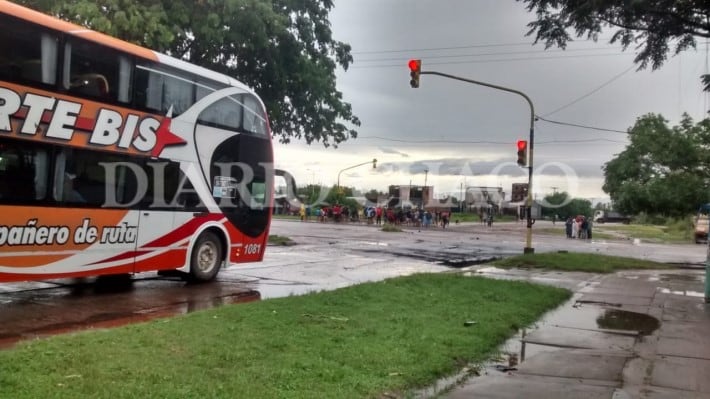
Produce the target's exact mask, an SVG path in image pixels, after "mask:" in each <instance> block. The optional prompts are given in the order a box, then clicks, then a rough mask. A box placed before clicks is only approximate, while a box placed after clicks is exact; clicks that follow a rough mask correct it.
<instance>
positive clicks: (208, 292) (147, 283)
mask: <svg viewBox="0 0 710 399" xmlns="http://www.w3.org/2000/svg"><path fill="white" fill-rule="evenodd" d="M135 285H139V287H138V288H136V287H134V286H135ZM38 297H41V298H40V299H39V300H38ZM45 297H47V298H51V301H50V300H44V299H43V298H45ZM260 299H261V293H260V292H259V291H256V290H253V289H250V288H249V287H247V286H244V285H237V284H228V283H222V284H218V283H215V284H195V285H186V284H185V283H184V282H181V281H171V280H168V279H142V280H141V279H136V280H131V281H126V280H123V279H121V280H119V281H118V282H117V281H116V280H111V281H110V282H108V281H100V282H99V283H98V284H89V283H84V282H80V283H78V284H76V285H74V286H66V287H61V288H57V289H55V290H51V291H41V292H40V293H36V292H31V291H27V292H23V293H19V294H17V297H16V298H15V299H14V300H13V301H11V302H9V303H7V304H6V305H5V306H12V308H7V309H3V308H0V314H2V315H3V318H2V319H0V327H1V328H0V349H5V348H9V347H12V346H14V345H15V344H17V343H18V342H20V341H23V340H28V339H37V338H43V337H48V336H52V335H58V334H66V333H71V332H75V331H82V330H87V329H93V328H113V327H119V326H123V325H127V324H134V323H140V322H145V321H150V320H154V319H159V318H168V317H174V316H178V315H183V314H187V313H191V312H195V311H198V310H204V309H210V308H214V307H218V306H222V305H228V304H237V303H244V302H252V301H258V300H260ZM3 310H6V311H5V312H3ZM107 310H108V311H107ZM27 314H29V315H32V317H25V316H23V315H27Z"/></svg>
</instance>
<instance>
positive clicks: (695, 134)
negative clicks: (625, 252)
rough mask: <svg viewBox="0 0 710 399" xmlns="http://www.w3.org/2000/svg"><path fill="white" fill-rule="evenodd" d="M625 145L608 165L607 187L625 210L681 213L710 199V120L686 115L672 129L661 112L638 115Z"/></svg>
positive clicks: (682, 214) (612, 196) (678, 214)
mask: <svg viewBox="0 0 710 399" xmlns="http://www.w3.org/2000/svg"><path fill="white" fill-rule="evenodd" d="M629 139H630V143H629V144H628V145H627V146H626V149H625V150H624V151H623V152H621V153H620V154H619V155H617V156H616V157H615V158H614V159H612V160H611V161H609V162H607V163H606V164H605V165H604V186H603V187H602V188H603V189H604V191H605V192H607V193H609V195H610V196H611V199H612V200H613V201H614V204H615V206H616V208H617V209H618V210H620V211H622V212H624V213H633V214H636V213H641V212H645V213H647V214H650V215H654V214H658V215H663V216H672V217H682V216H686V215H688V214H691V213H693V212H695V211H696V210H697V207H698V205H699V204H702V203H705V202H708V181H709V179H710V168H709V166H710V152H708V148H710V120H708V119H705V120H703V121H700V122H698V123H697V124H693V121H692V119H691V118H690V117H689V116H688V115H685V116H684V118H683V120H682V121H681V122H680V125H678V126H675V127H673V128H670V127H668V126H667V121H666V120H665V119H664V118H663V117H662V116H660V115H656V114H648V115H644V116H642V117H640V118H639V119H638V120H637V121H636V124H635V125H634V126H633V127H632V128H631V129H630V130H629Z"/></svg>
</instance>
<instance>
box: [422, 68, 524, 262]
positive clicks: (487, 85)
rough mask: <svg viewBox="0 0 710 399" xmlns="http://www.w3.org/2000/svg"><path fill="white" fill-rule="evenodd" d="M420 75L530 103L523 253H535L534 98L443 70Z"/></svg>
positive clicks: (520, 92)
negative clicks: (475, 86)
mask: <svg viewBox="0 0 710 399" xmlns="http://www.w3.org/2000/svg"><path fill="white" fill-rule="evenodd" d="M420 75H437V76H443V77H445V78H449V79H454V80H460V81H462V82H467V83H473V84H476V85H481V86H486V87H490V88H492V89H498V90H503V91H507V92H509V93H514V94H517V95H519V96H522V97H523V98H524V99H525V101H527V102H528V105H530V138H529V142H530V149H529V151H528V166H527V167H528V198H527V201H526V203H527V211H526V214H527V222H528V223H527V230H526V234H525V248H523V253H525V254H531V253H535V248H533V247H532V226H533V224H534V223H535V222H534V221H533V219H532V214H531V208H532V201H533V197H532V192H533V149H534V148H535V107H534V106H533V103H532V100H530V97H528V96H527V95H526V94H525V93H523V92H522V91H518V90H514V89H510V88H508V87H504V86H498V85H494V84H490V83H485V82H479V81H477V80H472V79H466V78H462V77H459V76H454V75H449V74H446V73H441V72H435V71H421V72H420Z"/></svg>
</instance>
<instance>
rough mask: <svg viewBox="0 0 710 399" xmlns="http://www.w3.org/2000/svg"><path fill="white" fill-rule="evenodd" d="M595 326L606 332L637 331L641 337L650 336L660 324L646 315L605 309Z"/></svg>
mask: <svg viewBox="0 0 710 399" xmlns="http://www.w3.org/2000/svg"><path fill="white" fill-rule="evenodd" d="M597 325H598V326H599V328H603V329H607V330H622V331H638V332H639V334H641V335H650V334H651V333H652V332H654V331H655V330H656V329H658V327H659V325H660V323H659V321H658V319H657V318H655V317H653V316H649V315H647V314H643V313H636V312H629V311H628V310H620V309H606V310H605V311H604V314H602V315H601V316H599V317H598V318H597Z"/></svg>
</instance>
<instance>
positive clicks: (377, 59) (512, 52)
mask: <svg viewBox="0 0 710 399" xmlns="http://www.w3.org/2000/svg"><path fill="white" fill-rule="evenodd" d="M600 50H610V48H609V47H590V48H578V49H567V50H526V51H498V52H495V53H478V54H449V55H431V56H426V58H425V59H426V60H430V59H439V58H463V57H487V56H491V55H522V54H547V53H570V52H579V51H600ZM407 60H409V57H396V58H370V59H364V60H363V59H355V62H356V63H357V62H380V61H407Z"/></svg>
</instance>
